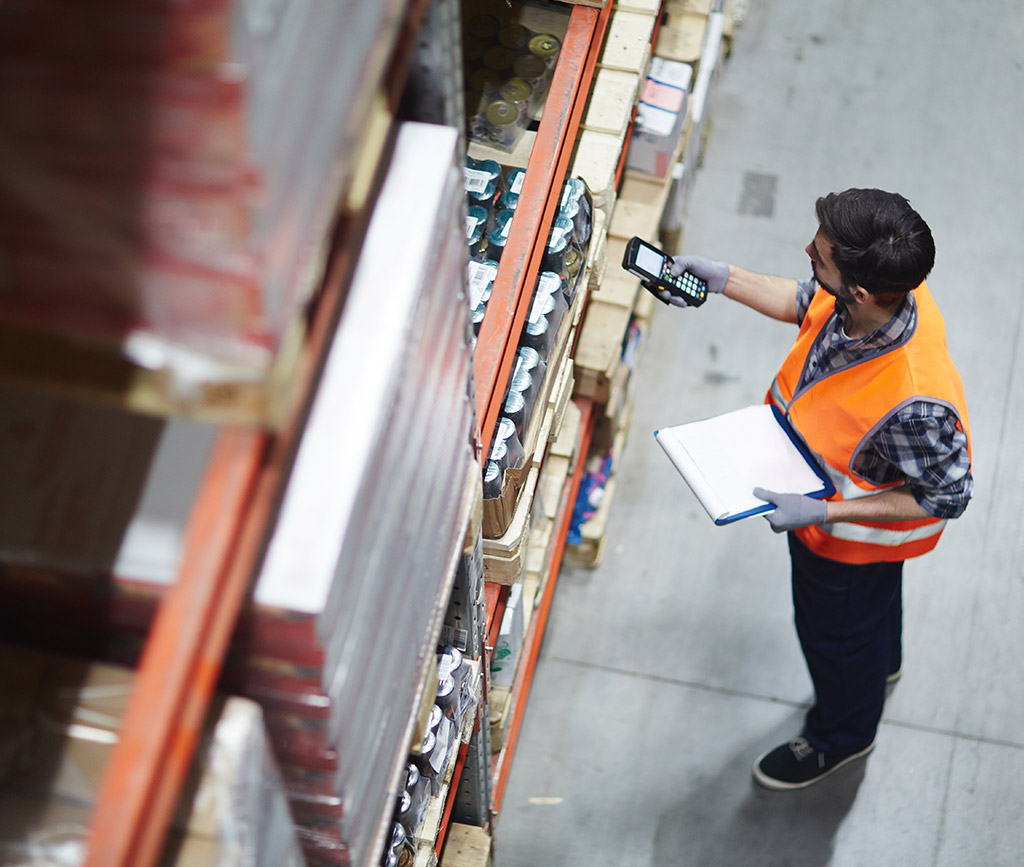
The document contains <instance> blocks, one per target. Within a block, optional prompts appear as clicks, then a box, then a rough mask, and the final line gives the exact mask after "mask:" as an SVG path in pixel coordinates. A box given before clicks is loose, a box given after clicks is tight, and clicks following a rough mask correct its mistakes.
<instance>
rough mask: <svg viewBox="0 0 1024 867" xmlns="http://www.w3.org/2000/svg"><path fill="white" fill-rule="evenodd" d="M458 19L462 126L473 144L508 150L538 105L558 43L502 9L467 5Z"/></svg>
mask: <svg viewBox="0 0 1024 867" xmlns="http://www.w3.org/2000/svg"><path fill="white" fill-rule="evenodd" d="M468 5H472V6H473V7H474V8H467V10H466V12H467V14H466V16H465V17H464V20H463V34H462V45H463V56H464V76H465V88H466V91H465V93H466V96H465V99H466V125H467V129H468V134H469V138H470V139H471V140H473V141H477V142H480V143H482V144H486V145H489V146H491V147H495V148H498V149H499V150H502V151H506V152H511V151H512V150H513V149H514V148H515V146H516V144H517V143H518V142H519V139H520V138H521V137H522V134H523V132H524V131H525V130H526V128H527V127H528V126H529V125H530V124H531V123H532V122H533V118H534V115H535V114H536V112H537V109H538V108H540V107H541V106H542V105H543V104H544V99H545V97H546V96H547V92H548V87H549V86H550V84H551V75H552V72H553V70H554V67H555V63H556V62H557V60H558V53H559V50H560V48H561V42H560V40H559V39H558V37H557V36H555V35H554V34H552V33H539V32H536V31H534V30H531V29H530V28H529V27H527V26H526V25H524V24H522V23H520V22H519V21H516V20H512V19H511V18H510V17H509V14H508V11H509V10H511V9H512V6H511V4H509V5H508V7H507V8H506V9H500V8H496V9H494V11H493V12H492V11H491V10H490V9H489V8H488V4H487V3H477V4H468Z"/></svg>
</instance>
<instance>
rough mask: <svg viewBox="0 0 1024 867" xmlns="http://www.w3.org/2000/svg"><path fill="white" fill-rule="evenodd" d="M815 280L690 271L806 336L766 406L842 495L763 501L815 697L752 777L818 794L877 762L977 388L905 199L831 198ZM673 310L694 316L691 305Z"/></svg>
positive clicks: (823, 201) (822, 205) (956, 506)
mask: <svg viewBox="0 0 1024 867" xmlns="http://www.w3.org/2000/svg"><path fill="white" fill-rule="evenodd" d="M816 214H817V218H818V223H819V227H818V231H817V233H816V234H815V236H814V239H813V240H812V241H811V243H810V244H809V245H808V246H807V255H808V256H810V259H811V270H812V273H813V275H814V276H813V279H811V280H808V281H805V282H797V281H796V280H789V279H784V278H781V277H771V276H767V275H763V274H757V273H754V272H751V271H746V270H744V269H742V268H737V267H735V266H730V265H728V264H726V263H724V262H713V261H710V260H708V259H703V258H700V257H696V256H679V257H676V259H675V262H674V265H673V269H672V271H673V273H674V274H677V275H678V274H681V273H682V272H683V271H684V270H685V271H690V272H692V273H694V274H695V275H696V276H698V277H700V278H701V279H703V280H705V281H707V283H708V290H709V292H719V293H722V294H724V295H726V296H727V297H729V298H732V299H734V300H736V301H739V302H741V303H743V304H746V305H747V306H749V307H752V308H753V309H754V310H757V311H759V312H761V313H763V314H765V315H767V316H770V317H772V318H774V319H779V320H782V321H783V322H792V323H794V324H797V325H799V326H800V331H799V334H798V336H797V339H796V342H795V343H794V345H793V348H792V349H791V350H790V352H789V355H788V356H787V358H786V360H785V361H784V362H783V364H782V367H781V368H780V370H779V372H778V374H777V375H776V377H775V379H774V381H773V382H772V385H771V388H770V390H769V392H768V396H767V400H768V401H771V402H772V403H774V404H775V405H776V406H778V407H779V408H780V409H782V410H783V411H784V412H785V413H786V416H787V418H788V419H789V421H790V423H791V424H792V425H793V427H794V428H795V429H796V431H797V432H798V433H799V434H800V436H801V437H802V438H803V439H804V441H805V442H806V443H807V445H808V446H809V448H810V449H811V451H812V452H813V453H814V454H815V455H816V456H817V457H818V459H819V462H820V463H821V465H822V467H823V469H824V470H825V472H826V473H827V474H828V476H829V478H830V479H831V480H832V482H833V483H834V484H835V486H836V491H837V492H836V494H835V495H833V496H832V497H830V498H829V499H828V500H827V501H826V500H815V499H811V498H810V497H804V496H801V495H799V494H790V493H786V492H773V491H766V490H764V489H761V488H757V489H755V491H754V493H755V495H756V496H758V497H761V498H762V499H764V500H766V501H768V502H771V503H773V504H775V506H776V509H775V510H774V512H771V513H769V514H768V515H767V518H768V521H769V522H770V523H771V526H772V529H773V530H774V531H775V532H777V533H780V532H788V534H789V548H790V557H791V562H792V586H793V604H794V610H795V621H796V629H797V635H798V637H799V640H800V646H801V648H802V650H803V653H804V657H805V659H806V660H807V667H808V670H809V671H810V675H811V679H812V681H813V683H814V691H815V704H814V706H813V707H812V708H811V709H810V711H808V713H807V715H806V718H805V722H804V730H803V732H802V733H801V735H800V736H798V737H796V738H794V739H793V740H792V741H790V742H789V743H788V744H782V745H781V746H779V747H777V748H776V749H774V750H771V751H770V752H768V753H765V754H764V755H763V756H761V757H760V758H758V760H757V761H756V762H755V764H754V778H755V780H756V781H757V782H758V783H760V784H761V785H763V786H766V787H768V788H770V789H776V790H788V789H799V788H803V787H805V786H808V785H810V784H812V783H814V782H817V781H818V780H820V779H822V778H823V777H825V776H827V775H828V774H830V773H832V772H833V771H835V770H837V769H838V768H840V767H842V766H843V765H845V764H847V763H848V762H851V761H853V760H855V759H858V758H860V757H861V756H865V755H867V754H868V753H869V752H870V751H871V750H872V749H873V747H874V745H875V733H876V729H877V727H878V722H879V719H880V718H881V715H882V707H883V704H884V701H885V690H886V684H887V683H893V682H895V680H896V679H897V678H898V677H899V675H900V672H901V666H902V656H901V631H902V570H903V561H904V560H905V559H907V558H908V557H916V556H919V555H921V554H924V553H926V552H927V551H930V550H931V549H932V548H933V547H934V546H935V543H936V542H937V541H938V538H939V536H940V534H941V532H942V529H943V527H944V525H945V522H946V520H947V519H950V518H956V517H958V516H959V515H960V514H961V513H962V512H963V510H964V509H965V508H966V506H967V502H968V500H969V499H970V497H971V492H972V488H973V479H972V476H971V458H970V445H969V430H968V422H967V408H966V405H965V401H964V394H963V386H962V385H961V382H960V376H959V374H958V373H957V370H956V368H955V366H954V365H953V362H952V360H951V359H950V357H949V353H948V351H947V348H946V339H945V327H944V323H943V319H942V316H941V314H940V313H939V310H938V308H937V307H936V305H935V302H934V300H933V299H932V296H931V294H930V293H929V291H928V287H927V286H926V285H925V282H924V279H925V277H926V276H927V275H928V273H929V272H930V271H931V268H932V265H933V264H934V261H935V245H934V242H933V240H932V235H931V231H930V229H929V228H928V225H927V224H926V223H925V221H924V220H923V219H922V218H921V217H920V215H919V214H918V213H917V212H916V211H914V210H913V209H912V208H911V207H910V204H909V202H908V201H907V200H906V199H905V198H903V197H902V196H900V195H897V194H894V193H887V192H883V191H881V190H857V189H853V190H847V191H845V192H843V193H831V194H829V195H827V196H824V197H823V198H820V199H818V201H817V205H816ZM661 297H662V299H663V300H665V301H668V302H669V303H672V304H675V305H677V306H686V303H685V301H683V300H682V299H679V298H676V297H673V296H670V295H668V293H663V294H662V296H661Z"/></svg>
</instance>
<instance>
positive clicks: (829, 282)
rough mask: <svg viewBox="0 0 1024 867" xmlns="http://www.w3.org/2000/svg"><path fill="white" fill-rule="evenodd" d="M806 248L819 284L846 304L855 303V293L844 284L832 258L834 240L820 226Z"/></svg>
mask: <svg viewBox="0 0 1024 867" xmlns="http://www.w3.org/2000/svg"><path fill="white" fill-rule="evenodd" d="M804 249H805V250H806V252H807V255H808V256H810V257H811V271H812V272H813V274H814V279H816V280H817V281H818V285H819V286H820V287H821V288H822V289H824V290H825V291H826V292H828V294H829V295H831V296H832V297H834V298H836V299H838V300H839V301H842V302H843V303H844V304H853V303H855V300H856V299H855V298H854V297H853V293H852V292H851V291H850V290H849V289H848V288H847V287H846V286H845V285H844V284H843V278H842V276H841V275H840V274H839V269H838V268H837V267H836V263H835V261H834V260H833V259H832V242H831V241H830V240H829V239H828V238H827V237H826V236H825V233H824V232H822V231H821V229H820V228H819V229H818V231H817V233H816V234H815V236H814V239H813V240H812V241H811V243H810V244H808V245H807V246H806V247H805V248H804Z"/></svg>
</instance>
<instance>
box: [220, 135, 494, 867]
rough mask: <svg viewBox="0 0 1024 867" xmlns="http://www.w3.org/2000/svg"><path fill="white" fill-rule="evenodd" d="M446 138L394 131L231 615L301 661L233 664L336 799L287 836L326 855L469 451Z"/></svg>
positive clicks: (373, 759) (432, 568) (454, 532)
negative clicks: (304, 415) (255, 570)
mask: <svg viewBox="0 0 1024 867" xmlns="http://www.w3.org/2000/svg"><path fill="white" fill-rule="evenodd" d="M456 152H457V133H456V132H455V131H454V130H450V129H447V128H444V127H437V126H427V125H423V124H406V125H404V126H403V128H402V129H401V130H400V132H399V135H398V139H397V143H396V146H395V153H394V156H393V159H392V165H391V169H390V172H389V175H388V177H387V178H386V180H385V184H384V188H383V190H382V192H381V196H380V200H379V202H378V205H377V208H376V210H375V212H374V215H373V218H372V220H371V224H370V227H369V230H368V233H367V239H366V242H365V244H364V247H363V251H362V256H361V259H360V262H359V264H358V266H357V270H356V274H355V277H354V279H353V284H352V288H351V290H350V292H349V296H348V299H347V301H346V309H345V314H344V316H343V318H342V321H341V323H340V326H339V332H338V336H337V338H336V341H335V344H334V346H333V347H332V350H331V353H330V355H329V357H328V359H327V362H326V366H325V371H324V375H323V379H322V381H321V385H320V391H319V393H318V395H317V397H316V399H315V401H314V405H313V407H312V410H311V413H310V418H309V422H308V423H307V426H306V431H305V433H304V435H303V438H302V442H301V443H300V446H299V450H298V454H297V457H296V461H295V465H294V468H293V471H292V474H291V477H290V479H289V483H288V488H287V490H286V491H285V494H284V499H283V502H282V509H281V514H280V518H279V520H278V522H277V526H276V529H275V530H274V533H273V536H272V538H271V541H270V545H269V548H268V553H267V557H266V561H265V563H264V566H263V569H262V571H261V574H260V575H259V577H258V579H257V583H256V589H255V594H254V608H253V611H252V613H251V616H247V617H246V618H245V622H244V623H243V625H242V633H243V636H244V640H246V641H247V642H248V644H249V645H250V647H251V648H252V651H253V652H254V653H255V654H257V655H258V656H260V657H262V658H267V659H276V660H278V661H279V662H281V663H283V664H284V665H286V666H287V665H288V664H289V663H293V664H294V665H296V666H304V667H305V668H306V669H307V673H310V674H314V675H315V682H313V683H310V682H309V681H305V682H304V681H303V680H301V679H296V680H294V681H292V683H291V684H289V681H288V678H287V677H285V678H276V679H275V678H272V677H267V678H263V679H261V678H260V677H258V676H257V675H256V674H255V673H253V676H252V678H251V680H250V688H251V689H252V690H253V691H254V692H255V693H258V694H260V695H262V696H263V697H264V703H265V705H266V706H267V707H268V720H269V725H270V728H271V732H272V735H273V736H274V739H275V747H276V748H277V749H278V754H279V755H280V756H281V759H282V763H283V764H284V770H285V774H286V777H287V779H289V781H290V782H291V783H292V784H293V785H294V786H295V787H300V786H301V787H302V788H303V789H304V790H305V791H306V792H307V793H311V792H317V793H319V794H321V795H325V796H335V797H337V798H338V799H339V801H338V803H337V814H336V816H335V817H334V819H333V821H332V822H331V823H330V826H329V827H325V826H321V827H317V828H316V829H310V831H311V833H310V834H308V835H306V836H305V841H306V844H307V846H306V851H307V855H309V856H310V857H313V856H316V857H321V856H322V857H323V858H325V859H327V858H329V857H330V851H329V847H328V848H327V849H324V847H322V846H321V845H320V842H321V841H325V840H338V841H341V842H344V843H345V844H346V845H347V846H348V849H349V857H350V858H351V860H352V861H353V862H354V863H364V859H365V857H366V855H367V852H368V851H370V848H371V847H372V846H373V845H375V843H376V836H377V835H378V833H379V831H380V828H381V825H380V821H381V818H382V817H383V816H384V815H385V813H386V812H387V809H386V808H387V803H388V794H387V788H388V786H389V785H390V782H391V777H392V775H393V773H394V764H395V760H396V755H397V753H398V752H399V744H400V743H401V742H402V739H403V737H404V736H405V729H406V724H407V722H408V719H409V715H410V713H411V712H412V708H411V707H409V706H407V705H409V704H410V703H411V696H412V695H413V694H414V693H415V687H416V678H417V676H418V671H419V662H420V661H421V660H422V659H423V657H422V653H423V651H424V642H425V640H426V638H427V636H428V634H429V632H430V630H431V628H432V624H433V622H434V619H435V618H436V617H440V615H441V614H442V611H440V610H438V609H439V606H440V605H441V604H442V603H443V602H444V601H446V600H444V599H442V595H443V594H442V590H443V589H444V588H445V586H446V583H447V582H449V581H450V580H451V579H452V578H453V577H454V573H455V569H456V566H457V562H458V559H459V555H460V553H461V550H462V542H463V534H464V532H465V527H464V526H461V524H460V506H461V504H462V503H463V501H464V499H465V498H466V494H467V490H468V489H467V483H468V482H469V481H470V479H471V473H470V467H471V466H473V465H474V460H473V451H472V447H471V436H472V420H473V408H472V403H471V401H470V399H469V393H468V384H469V382H470V370H471V366H470V365H471V359H470V355H469V351H470V350H469V346H468V343H467V335H468V333H469V329H468V315H469V309H468V304H467V303H466V301H465V267H466V266H465V262H466V256H465V244H464V234H463V231H462V229H463V226H462V213H463V211H462V206H463V198H462V197H463V187H462V183H461V180H462V179H461V177H460V167H458V166H457V164H456ZM396 231H400V232H401V234H402V237H403V238H405V239H406V243H405V245H404V248H403V255H402V256H400V257H396V256H395V255H394V239H395V236H396ZM385 287H386V291H387V293H388V302H389V303H388V305H387V307H386V308H385V309H386V311H387V315H382V306H381V292H382V290H384V288H385ZM352 418H358V419H359V420H360V424H359V425H353V424H351V419H352ZM325 481H327V482H328V483H325ZM424 515H429V516H430V520H429V521H426V520H424V518H423V516H424ZM310 663H311V664H310ZM228 676H229V677H230V676H231V672H228ZM261 681H262V682H261ZM313 832H315V833H313ZM318 853H319V854H318Z"/></svg>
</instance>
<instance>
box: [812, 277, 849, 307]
mask: <svg viewBox="0 0 1024 867" xmlns="http://www.w3.org/2000/svg"><path fill="white" fill-rule="evenodd" d="M811 270H816V269H814V268H812V269H811ZM814 279H815V280H817V281H818V285H819V286H820V287H821V288H822V289H824V290H825V291H826V292H828V294H829V295H831V296H832V297H833V298H835V299H836V300H837V301H839V302H841V303H843V304H846V305H847V306H848V305H850V304H853V303H854V302H856V300H857V299H856V298H854V297H853V292H851V291H850V290H849V289H847V288H846V287H845V286H840V287H839V288H838V289H836V288H835V287H833V286H829V285H828V283H825V282H824V281H823V280H822V279H821V278H820V277H819V276H818V275H817V274H815V275H814Z"/></svg>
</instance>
